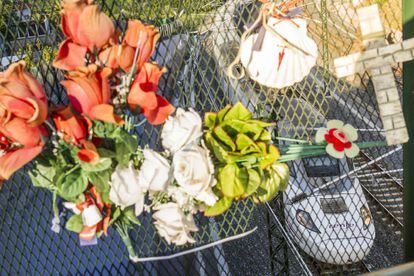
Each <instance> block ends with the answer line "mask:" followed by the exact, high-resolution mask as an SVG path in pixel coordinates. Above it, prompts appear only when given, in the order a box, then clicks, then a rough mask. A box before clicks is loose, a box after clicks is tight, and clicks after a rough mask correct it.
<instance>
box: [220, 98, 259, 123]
mask: <svg viewBox="0 0 414 276" xmlns="http://www.w3.org/2000/svg"><path fill="white" fill-rule="evenodd" d="M252 117H253V115H252V113H251V112H250V111H249V110H248V109H247V108H246V107H244V105H243V104H242V103H241V102H238V103H236V104H235V105H234V106H233V107H232V108H231V109H230V110H229V111H228V112H227V114H226V116H225V117H224V120H225V121H227V120H233V119H237V120H241V121H247V120H250V119H251V118H252Z"/></svg>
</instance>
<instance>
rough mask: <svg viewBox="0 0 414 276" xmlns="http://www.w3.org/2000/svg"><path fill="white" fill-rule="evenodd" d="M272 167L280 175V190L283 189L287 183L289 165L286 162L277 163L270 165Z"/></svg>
mask: <svg viewBox="0 0 414 276" xmlns="http://www.w3.org/2000/svg"><path fill="white" fill-rule="evenodd" d="M272 169H273V170H274V172H275V173H276V174H277V175H278V176H279V177H280V180H281V182H280V190H281V191H285V190H286V188H287V185H288V184H289V177H290V175H289V167H288V166H287V165H286V164H282V163H277V164H275V165H273V166H272Z"/></svg>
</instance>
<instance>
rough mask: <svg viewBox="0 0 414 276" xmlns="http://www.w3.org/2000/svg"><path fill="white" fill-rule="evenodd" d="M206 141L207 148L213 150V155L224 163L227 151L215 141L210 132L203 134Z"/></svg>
mask: <svg viewBox="0 0 414 276" xmlns="http://www.w3.org/2000/svg"><path fill="white" fill-rule="evenodd" d="M205 139H206V143H207V146H208V147H209V149H210V150H211V151H212V152H213V154H214V156H215V157H216V158H217V159H218V160H219V161H220V162H223V163H226V158H227V155H228V154H227V151H226V150H225V149H224V148H223V147H222V146H221V145H220V143H219V142H217V141H216V140H215V139H214V138H213V136H212V135H211V133H210V132H207V133H206V135H205Z"/></svg>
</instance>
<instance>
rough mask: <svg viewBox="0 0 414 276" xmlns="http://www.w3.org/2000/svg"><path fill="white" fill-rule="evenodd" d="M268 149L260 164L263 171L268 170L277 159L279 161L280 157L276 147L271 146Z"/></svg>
mask: <svg viewBox="0 0 414 276" xmlns="http://www.w3.org/2000/svg"><path fill="white" fill-rule="evenodd" d="M267 149H268V153H267V154H266V155H265V156H264V158H263V159H262V160H260V162H259V164H260V168H262V169H266V168H268V167H269V166H271V165H272V164H273V163H274V162H276V161H277V159H279V157H280V152H279V150H278V149H277V148H276V147H275V146H274V145H269V146H268V148H267Z"/></svg>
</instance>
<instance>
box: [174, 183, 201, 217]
mask: <svg viewBox="0 0 414 276" xmlns="http://www.w3.org/2000/svg"><path fill="white" fill-rule="evenodd" d="M167 194H168V196H169V197H171V199H172V200H173V201H174V202H176V203H177V204H178V206H179V207H180V209H181V210H183V211H184V212H190V213H192V214H195V213H197V212H198V210H199V204H196V202H194V200H193V198H192V197H191V196H190V195H189V194H187V193H186V192H184V191H183V190H181V188H180V187H178V186H172V185H170V186H168V189H167Z"/></svg>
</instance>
